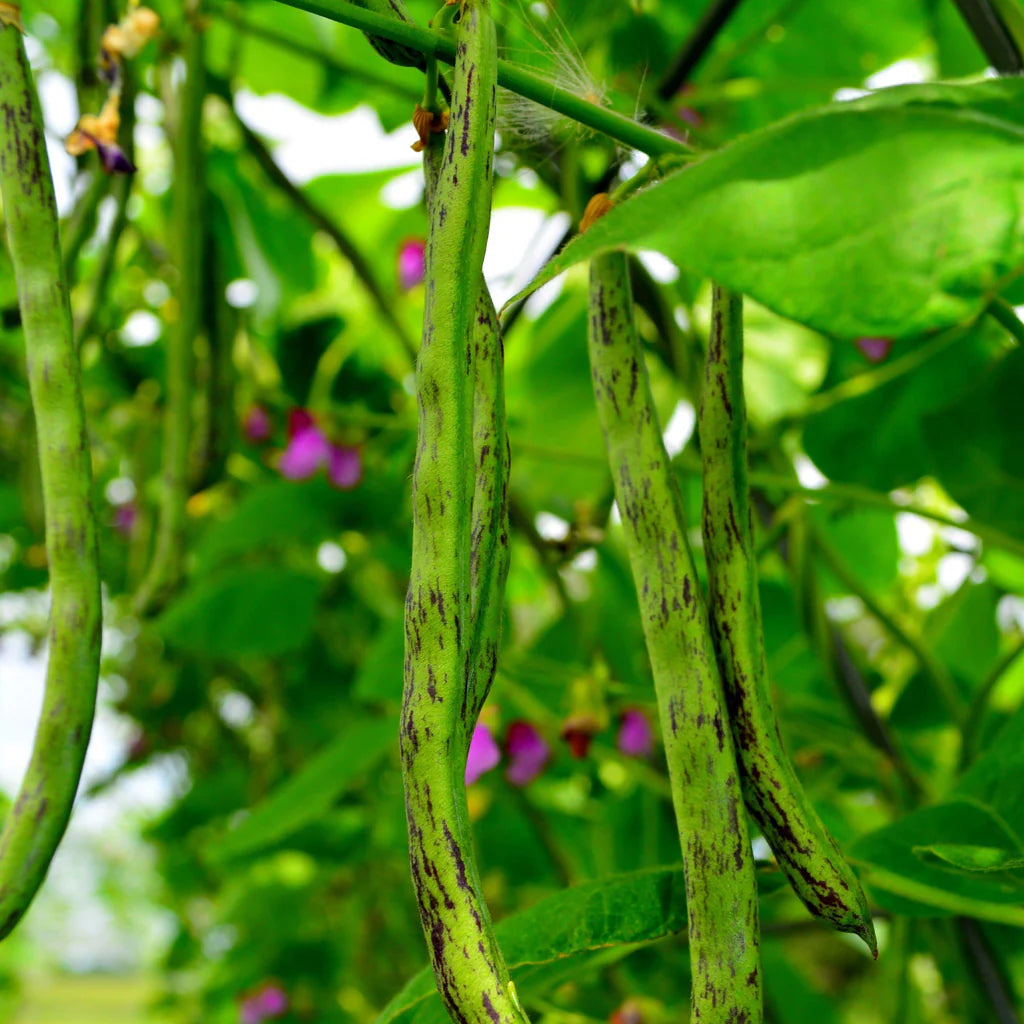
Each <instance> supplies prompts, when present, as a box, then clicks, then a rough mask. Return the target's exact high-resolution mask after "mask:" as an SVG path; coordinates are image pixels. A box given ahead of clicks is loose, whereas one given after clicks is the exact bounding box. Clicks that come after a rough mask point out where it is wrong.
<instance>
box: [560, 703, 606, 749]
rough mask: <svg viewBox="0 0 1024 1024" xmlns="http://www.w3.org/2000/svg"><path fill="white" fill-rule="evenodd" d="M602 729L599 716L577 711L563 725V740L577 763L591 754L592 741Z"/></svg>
mask: <svg viewBox="0 0 1024 1024" xmlns="http://www.w3.org/2000/svg"><path fill="white" fill-rule="evenodd" d="M601 729H602V723H601V721H600V719H599V718H598V716H597V715H595V714H594V713H593V712H590V711H577V712H574V713H573V714H571V715H570V716H569V717H568V718H567V719H566V720H565V723H564V724H563V725H562V739H563V740H565V742H566V743H567V744H568V745H569V753H570V754H572V756H573V757H574V758H576V760H577V761H582V760H583V758H585V757H586V756H587V754H588V753H589V752H590V743H591V741H592V740H593V739H594V737H595V736H596V735H597V734H598V733H599V732H601Z"/></svg>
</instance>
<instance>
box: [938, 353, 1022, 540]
mask: <svg viewBox="0 0 1024 1024" xmlns="http://www.w3.org/2000/svg"><path fill="white" fill-rule="evenodd" d="M1022 393H1024V352H1021V351H1020V349H1015V350H1014V351H1011V352H1010V353H1009V354H1008V355H1007V356H1006V358H1005V359H1002V360H1000V361H999V362H998V363H993V364H992V365H991V366H990V367H989V368H988V372H987V373H986V374H985V375H984V377H982V378H981V379H980V380H979V381H978V382H977V384H976V385H975V386H974V387H973V388H972V389H971V390H970V391H969V392H967V393H966V394H964V395H963V396H962V397H961V398H960V399H959V400H958V401H956V402H955V403H953V404H952V405H949V406H946V407H945V408H942V409H939V410H937V411H935V412H933V413H931V414H930V415H928V416H925V417H924V420H923V427H924V436H925V440H926V442H927V444H928V446H929V449H930V451H931V457H932V460H933V463H934V466H935V475H936V476H937V477H938V478H939V480H940V481H941V483H942V485H943V487H945V489H946V490H947V491H948V492H949V495H950V497H951V498H953V499H954V500H955V501H956V502H957V503H958V504H960V505H962V506H963V508H964V509H965V510H966V511H967V512H968V513H969V514H970V515H972V516H974V517H976V518H977V519H980V520H981V521H983V522H986V523H991V525H992V526H995V527H998V528H999V529H1001V530H1005V531H1007V532H1008V533H1011V534H1012V535H1014V536H1016V537H1024V446H1022V445H1021V443H1020V440H1021V438H1022V437H1024V402H1021V394H1022Z"/></svg>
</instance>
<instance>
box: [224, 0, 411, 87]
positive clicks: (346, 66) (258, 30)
mask: <svg viewBox="0 0 1024 1024" xmlns="http://www.w3.org/2000/svg"><path fill="white" fill-rule="evenodd" d="M210 10H211V12H212V13H213V14H214V15H215V16H216V17H218V18H220V19H221V20H222V21H226V22H228V24H230V25H233V26H234V27H235V28H237V29H238V30H239V32H241V33H242V34H243V35H247V36H252V37H253V38H254V39H262V40H263V41H264V42H268V43H272V44H273V45H274V46H279V47H280V48H281V49H283V50H288V51H290V52H291V53H294V54H295V55H296V56H298V57H305V58H306V59H307V60H309V61H310V62H312V63H313V64H317V65H319V66H320V67H321V68H324V69H325V70H327V71H332V72H334V73H335V74H337V75H340V76H342V77H344V78H345V79H346V80H350V79H353V78H355V79H358V80H360V81H361V82H363V83H364V84H365V85H368V86H373V87H374V88H376V89H381V90H383V91H385V92H390V93H393V94H394V95H396V96H408V95H409V91H410V87H409V81H404V80H402V79H399V78H388V77H387V76H386V75H378V74H374V73H373V72H372V71H368V70H367V69H366V68H365V67H361V66H359V65H357V64H350V63H347V62H346V61H343V60H340V59H339V58H338V57H337V56H335V55H334V54H333V53H331V52H330V51H328V50H323V49H320V48H319V47H317V46H310V45H309V44H308V43H303V42H300V41H299V40H297V39H291V38H290V37H288V36H286V35H281V34H280V33H279V32H277V31H276V30H275V29H270V28H266V27H265V26H263V25H258V24H256V23H255V22H253V21H249V20H248V19H247V18H246V17H245V16H244V15H243V14H242V11H241V9H240V8H239V7H237V6H236V5H234V4H231V5H227V6H221V5H220V4H211V5H210ZM399 74H401V72H399ZM412 74H413V73H412V72H410V73H409V74H408V75H404V76H403V78H408V79H409V80H410V81H414V80H415V79H413V78H412Z"/></svg>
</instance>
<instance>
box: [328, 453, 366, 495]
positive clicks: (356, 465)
mask: <svg viewBox="0 0 1024 1024" xmlns="http://www.w3.org/2000/svg"><path fill="white" fill-rule="evenodd" d="M327 475H328V477H330V480H331V483H332V484H334V486H335V487H340V488H342V489H345V488H346V487H355V485H356V484H357V483H359V478H360V477H361V476H362V475H363V462H362V459H360V457H359V449H358V448H344V447H341V446H340V445H331V456H330V462H329V463H328V465H327Z"/></svg>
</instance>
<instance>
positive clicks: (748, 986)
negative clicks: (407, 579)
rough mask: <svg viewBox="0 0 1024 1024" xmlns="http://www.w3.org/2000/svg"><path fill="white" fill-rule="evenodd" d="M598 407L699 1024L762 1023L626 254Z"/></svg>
mask: <svg viewBox="0 0 1024 1024" xmlns="http://www.w3.org/2000/svg"><path fill="white" fill-rule="evenodd" d="M588 336H589V351H590V365H591V375H592V378H593V385H594V398H595V400H596V403H597V412H598V418H599V419H600V422H601V428H602V430H603V432H604V438H605V444H606V447H607V450H608V462H609V466H610V468H611V472H612V480H613V483H614V486H615V498H616V501H617V503H618V506H619V511H620V513H621V515H622V528H623V532H624V534H625V539H626V547H627V550H628V552H629V560H630V565H631V567H632V571H633V580H634V582H635V584H636V589H637V596H638V599H639V604H640V614H641V619H642V622H643V630H644V637H645V640H646V642H647V652H648V654H649V656H650V661H651V670H652V673H653V675H654V685H655V690H656V692H657V698H658V709H659V716H660V719H661V727H662V733H663V735H664V737H665V753H666V757H667V760H668V771H669V781H670V784H671V789H672V800H673V804H674V807H675V813H676V821H677V823H678V826H679V839H680V843H681V846H682V852H683V868H684V871H685V875H686V899H687V914H688V918H689V925H688V927H689V937H690V963H691V969H692V976H693V982H692V990H691V1005H692V1011H693V1012H692V1020H693V1021H694V1022H700V1024H759V1022H760V1021H761V1019H762V999H761V973H760V955H759V953H760V950H759V936H758V906H757V885H756V881H755V877H754V862H753V857H752V854H751V851H750V839H749V836H748V834H747V823H746V815H745V814H744V810H743V799H742V795H741V792H740V782H739V771H738V769H737V765H736V756H735V751H734V749H733V742H732V735H731V733H730V731H729V725H728V721H727V717H726V710H725V700H724V696H723V693H722V685H721V681H720V679H719V674H718V665H717V662H716V659H715V652H714V647H713V644H712V642H711V635H710V632H709V628H708V620H707V613H706V609H705V606H704V600H703V595H702V593H701V589H700V583H699V581H698V579H697V575H696V572H695V570H694V564H693V557H692V554H691V552H690V547H689V543H688V541H687V536H686V525H685V522H684V519H683V512H682V500H681V497H680V494H679V489H678V485H677V483H676V481H675V477H674V476H673V475H672V471H671V467H670V465H669V460H668V456H667V455H666V453H665V446H664V443H663V441H662V433H661V427H660V426H659V423H658V415H657V412H656V410H655V407H654V399H653V397H652V395H651V389H650V383H649V381H648V377H647V368H646V366H645V364H644V357H643V352H642V350H641V347H640V342H639V339H638V338H637V334H636V328H635V324H634V320H633V298H632V294H631V290H630V283H629V273H628V264H627V261H626V257H625V255H624V254H622V253H610V254H608V255H603V256H599V257H597V258H596V259H594V260H593V261H592V263H591V265H590V315H589V332H588Z"/></svg>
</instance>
